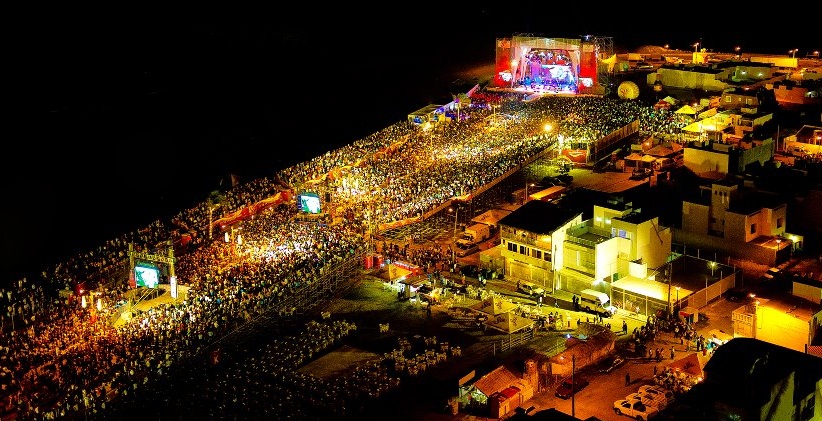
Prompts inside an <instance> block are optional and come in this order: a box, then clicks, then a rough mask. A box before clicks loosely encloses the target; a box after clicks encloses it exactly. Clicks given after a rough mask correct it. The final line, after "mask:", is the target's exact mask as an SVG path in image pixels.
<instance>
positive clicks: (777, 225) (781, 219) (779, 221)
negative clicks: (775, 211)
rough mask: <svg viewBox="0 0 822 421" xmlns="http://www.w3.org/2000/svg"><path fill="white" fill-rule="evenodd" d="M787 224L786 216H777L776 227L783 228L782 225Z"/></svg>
mask: <svg viewBox="0 0 822 421" xmlns="http://www.w3.org/2000/svg"><path fill="white" fill-rule="evenodd" d="M783 224H785V218H776V227H777V228H782V225H783Z"/></svg>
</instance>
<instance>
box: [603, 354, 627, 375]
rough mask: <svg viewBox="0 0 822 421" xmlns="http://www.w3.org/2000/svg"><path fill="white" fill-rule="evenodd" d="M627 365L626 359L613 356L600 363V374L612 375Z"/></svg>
mask: <svg viewBox="0 0 822 421" xmlns="http://www.w3.org/2000/svg"><path fill="white" fill-rule="evenodd" d="M623 364H625V358H622V357H620V356H618V355H611V356H608V357H605V358H604V359H603V360H602V361H600V362H599V372H600V373H610V372H612V371H614V370H616V369H617V368H619V367H621V366H622V365H623Z"/></svg>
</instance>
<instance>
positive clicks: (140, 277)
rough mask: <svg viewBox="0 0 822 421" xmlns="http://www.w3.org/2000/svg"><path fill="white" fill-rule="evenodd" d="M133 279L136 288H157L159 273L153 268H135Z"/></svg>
mask: <svg viewBox="0 0 822 421" xmlns="http://www.w3.org/2000/svg"><path fill="white" fill-rule="evenodd" d="M134 279H135V281H136V285H137V287H146V288H157V286H158V285H160V271H159V270H158V269H157V268H156V267H153V266H135V267H134Z"/></svg>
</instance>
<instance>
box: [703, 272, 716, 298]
mask: <svg viewBox="0 0 822 421" xmlns="http://www.w3.org/2000/svg"><path fill="white" fill-rule="evenodd" d="M715 269H716V262H711V278H712V279H713V277H714V270H715ZM705 304H708V277H707V276H706V277H705Z"/></svg>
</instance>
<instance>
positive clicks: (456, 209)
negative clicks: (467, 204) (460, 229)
mask: <svg viewBox="0 0 822 421" xmlns="http://www.w3.org/2000/svg"><path fill="white" fill-rule="evenodd" d="M448 212H454V240H456V239H457V221H458V220H459V214H460V208H459V207H457V206H454V207H453V208H448Z"/></svg>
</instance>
